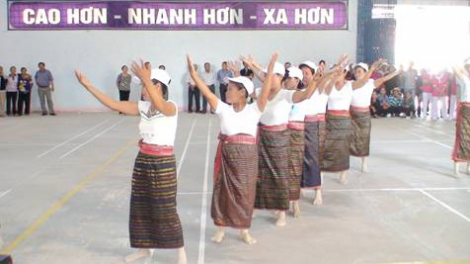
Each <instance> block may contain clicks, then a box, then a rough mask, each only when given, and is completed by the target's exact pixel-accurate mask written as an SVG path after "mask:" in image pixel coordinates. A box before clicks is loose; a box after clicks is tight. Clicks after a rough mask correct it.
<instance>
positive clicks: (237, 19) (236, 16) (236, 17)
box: [230, 9, 243, 25]
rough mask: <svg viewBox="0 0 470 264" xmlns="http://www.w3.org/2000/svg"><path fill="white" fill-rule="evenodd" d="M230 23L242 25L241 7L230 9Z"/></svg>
mask: <svg viewBox="0 0 470 264" xmlns="http://www.w3.org/2000/svg"><path fill="white" fill-rule="evenodd" d="M230 15H231V16H230V24H232V25H233V24H237V25H243V9H238V10H234V9H230Z"/></svg>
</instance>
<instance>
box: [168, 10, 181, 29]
mask: <svg viewBox="0 0 470 264" xmlns="http://www.w3.org/2000/svg"><path fill="white" fill-rule="evenodd" d="M183 18H184V15H183V12H182V10H181V9H178V10H175V9H170V24H172V25H175V24H176V25H181V24H183Z"/></svg>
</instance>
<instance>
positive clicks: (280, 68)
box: [263, 62, 286, 76]
mask: <svg viewBox="0 0 470 264" xmlns="http://www.w3.org/2000/svg"><path fill="white" fill-rule="evenodd" d="M263 72H264V73H268V69H267V68H266V69H264V70H263ZM273 73H274V74H279V75H282V76H284V75H285V74H286V68H285V67H284V65H283V64H282V63H280V62H276V63H275V64H274V69H273Z"/></svg>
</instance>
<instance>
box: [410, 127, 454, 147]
mask: <svg viewBox="0 0 470 264" xmlns="http://www.w3.org/2000/svg"><path fill="white" fill-rule="evenodd" d="M403 131H405V132H406V133H408V134H410V135H413V136H416V137H420V138H422V139H425V140H428V141H430V142H432V143H434V144H437V145H439V146H441V147H444V148H447V149H453V147H451V146H449V145H446V144H443V143H441V142H439V141H435V140H432V139H430V138H428V137H425V136H422V135H419V134H416V133H413V132H410V131H407V130H403Z"/></svg>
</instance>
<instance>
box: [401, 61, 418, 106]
mask: <svg viewBox="0 0 470 264" xmlns="http://www.w3.org/2000/svg"><path fill="white" fill-rule="evenodd" d="M413 66H414V63H413V62H410V64H409V66H408V70H407V71H405V72H403V78H402V80H403V84H402V86H401V87H402V89H403V93H406V92H407V91H409V92H411V97H412V98H413V100H415V98H416V81H417V79H418V71H417V70H415V69H413Z"/></svg>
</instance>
